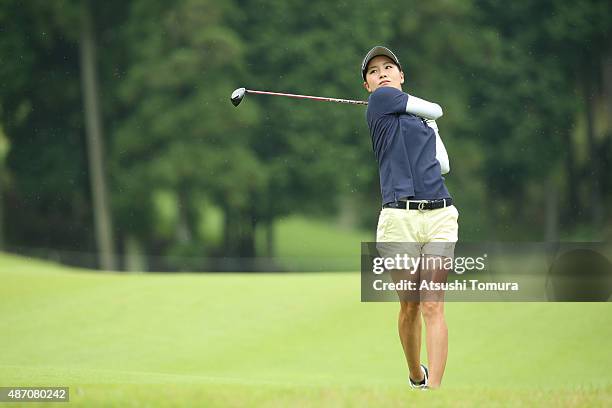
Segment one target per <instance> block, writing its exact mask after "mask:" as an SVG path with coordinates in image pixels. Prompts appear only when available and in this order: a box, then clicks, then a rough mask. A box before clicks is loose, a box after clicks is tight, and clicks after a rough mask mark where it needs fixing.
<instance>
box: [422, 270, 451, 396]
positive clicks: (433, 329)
mask: <svg viewBox="0 0 612 408" xmlns="http://www.w3.org/2000/svg"><path fill="white" fill-rule="evenodd" d="M447 275H448V271H447V270H445V269H443V268H433V269H428V270H423V271H421V277H422V279H425V280H428V281H433V282H446V277H447ZM421 299H424V301H422V302H421V313H422V314H423V320H424V321H425V331H426V334H425V340H426V343H427V360H428V364H429V387H430V388H438V387H439V386H440V384H441V383H442V376H443V375H444V369H445V368H446V359H447V357H448V327H447V326H446V319H445V318H444V292H443V291H433V292H427V293H423V291H421Z"/></svg>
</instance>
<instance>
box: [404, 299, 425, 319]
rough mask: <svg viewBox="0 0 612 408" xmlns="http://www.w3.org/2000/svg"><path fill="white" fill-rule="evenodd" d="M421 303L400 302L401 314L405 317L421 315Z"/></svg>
mask: <svg viewBox="0 0 612 408" xmlns="http://www.w3.org/2000/svg"><path fill="white" fill-rule="evenodd" d="M420 311H421V304H420V303H419V302H400V315H401V316H402V317H403V318H405V319H414V318H416V317H418V316H419V312H420Z"/></svg>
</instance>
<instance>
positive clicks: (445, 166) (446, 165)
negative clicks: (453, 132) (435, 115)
mask: <svg viewBox="0 0 612 408" xmlns="http://www.w3.org/2000/svg"><path fill="white" fill-rule="evenodd" d="M426 122H427V125H428V126H429V127H430V128H432V129H433V130H434V132H435V134H436V159H437V160H438V162H439V163H440V170H441V173H442V174H446V173H448V172H449V171H450V162H449V160H448V153H447V152H446V147H444V143H442V138H441V137H440V133H438V125H437V124H436V121H435V120H426Z"/></svg>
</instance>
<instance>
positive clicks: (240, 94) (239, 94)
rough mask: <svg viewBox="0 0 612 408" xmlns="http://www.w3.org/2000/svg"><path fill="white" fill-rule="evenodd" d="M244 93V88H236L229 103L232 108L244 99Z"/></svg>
mask: <svg viewBox="0 0 612 408" xmlns="http://www.w3.org/2000/svg"><path fill="white" fill-rule="evenodd" d="M245 93H246V88H238V89H236V90H235V91H234V92H232V96H231V98H230V99H231V101H232V104H233V105H234V106H238V105H240V102H242V99H243V98H244V94H245Z"/></svg>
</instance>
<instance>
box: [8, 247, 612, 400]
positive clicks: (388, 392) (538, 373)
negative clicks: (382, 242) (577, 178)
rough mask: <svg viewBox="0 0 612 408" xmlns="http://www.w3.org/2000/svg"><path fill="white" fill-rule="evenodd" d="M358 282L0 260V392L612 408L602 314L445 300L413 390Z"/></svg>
mask: <svg viewBox="0 0 612 408" xmlns="http://www.w3.org/2000/svg"><path fill="white" fill-rule="evenodd" d="M359 284H360V279H359V274H358V273H308V274H307V273H295V274H186V273H185V274H121V273H99V272H92V271H86V270H77V269H71V268H66V267H62V266H59V265H54V264H51V263H46V262H41V261H34V260H30V259H25V258H19V257H15V256H10V255H0V330H1V333H0V350H1V353H0V386H69V387H70V397H71V404H70V405H75V406H84V407H91V406H117V407H136V406H152V407H157V406H159V407H165V406H205V407H209V406H215V407H216V406H219V407H223V406H236V407H238V406H279V407H282V406H320V405H324V406H400V405H402V406H412V405H413V404H417V405H418V406H465V407H470V406H524V405H527V406H572V407H573V406H586V407H591V406H602V407H603V406H612V374H610V371H609V370H610V367H612V353H611V352H610V339H611V338H612V324H611V323H612V317H611V316H612V314H611V312H612V307H611V305H610V303H591V304H589V303H584V304H567V303H506V304H504V303H448V304H447V305H446V311H447V321H448V325H449V332H450V336H449V337H450V346H449V360H448V364H447V371H446V374H445V377H444V383H443V388H442V389H440V390H438V391H430V392H422V391H411V390H410V389H409V387H408V385H407V374H406V364H405V362H404V358H403V353H402V352H401V346H400V344H399V341H398V339H397V332H396V317H397V309H398V307H397V305H396V304H393V303H376V304H374V303H361V302H360V301H359V298H360V290H359ZM0 405H2V406H4V405H6V406H11V404H3V403H0ZM34 405H35V404H28V405H27V406H34ZM41 405H42V406H53V405H58V406H67V405H66V404H61V403H59V404H49V403H45V404H41Z"/></svg>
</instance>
